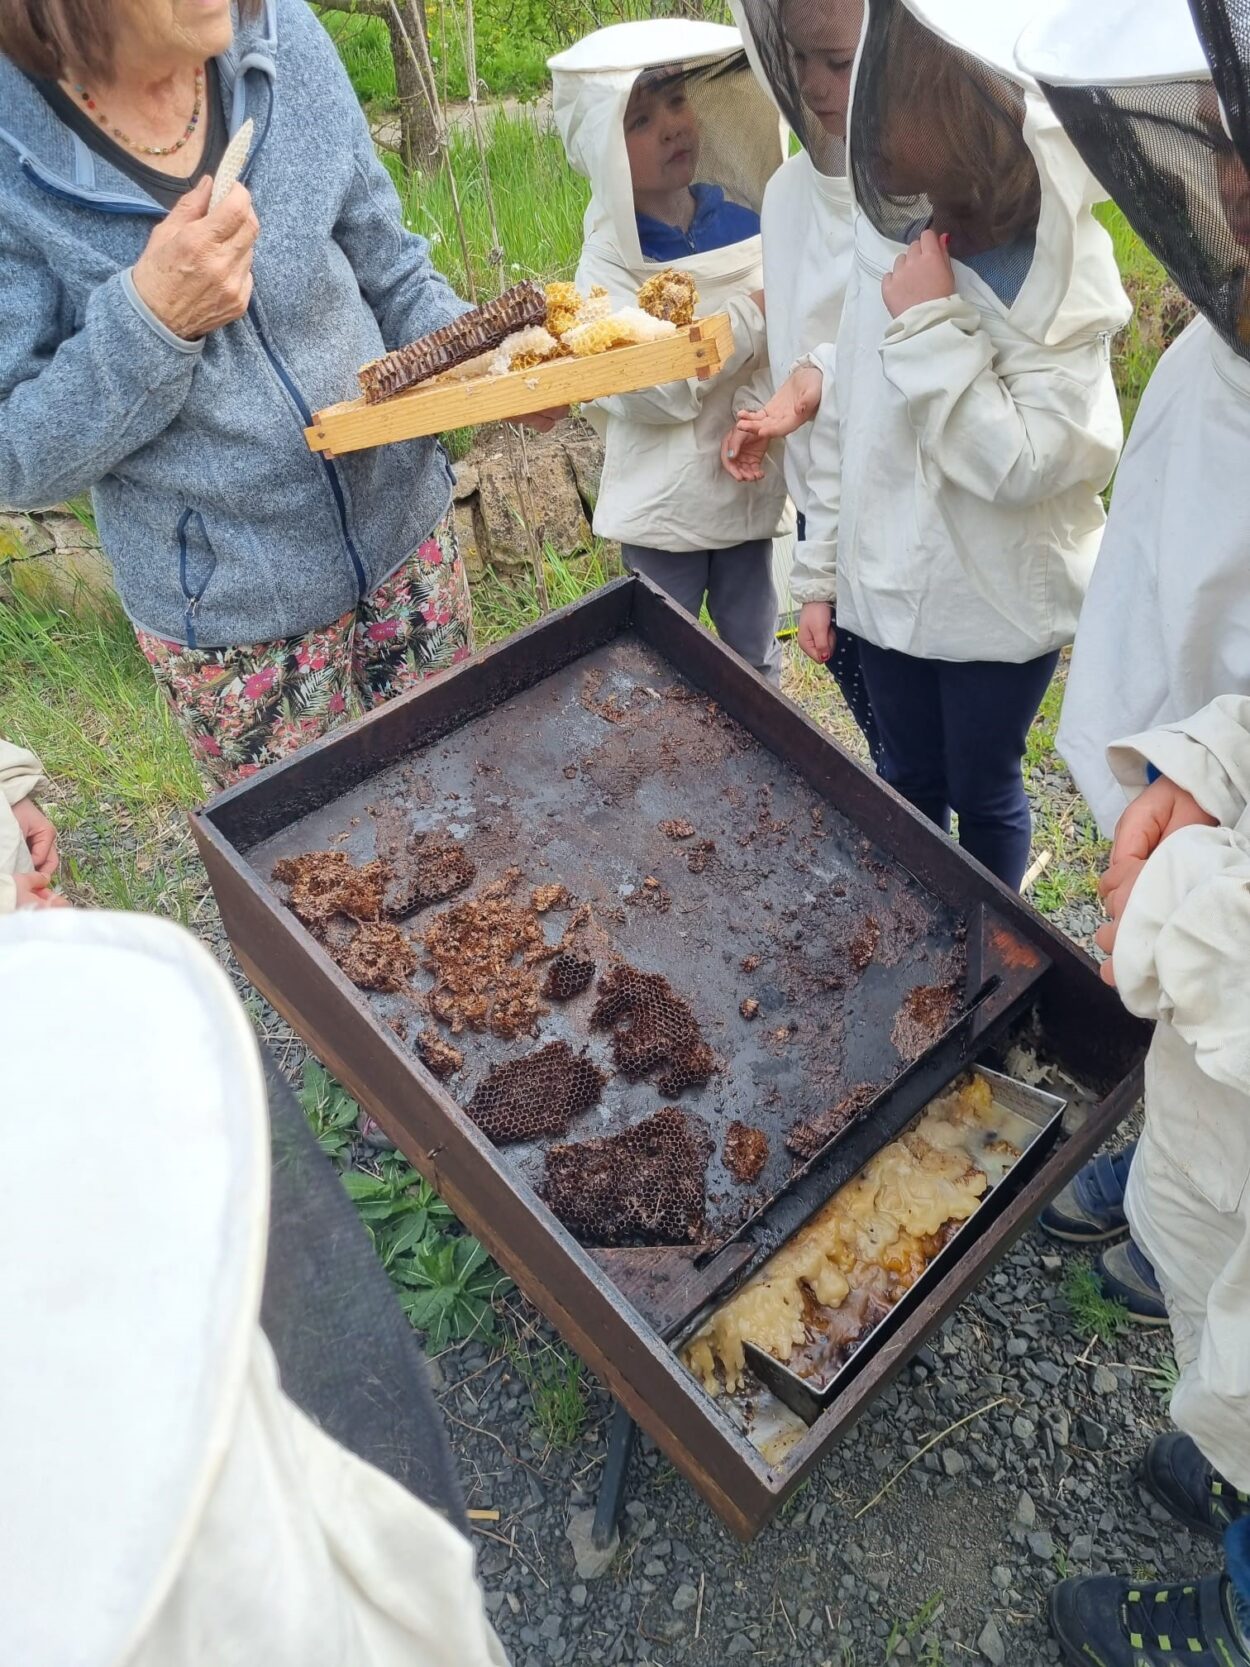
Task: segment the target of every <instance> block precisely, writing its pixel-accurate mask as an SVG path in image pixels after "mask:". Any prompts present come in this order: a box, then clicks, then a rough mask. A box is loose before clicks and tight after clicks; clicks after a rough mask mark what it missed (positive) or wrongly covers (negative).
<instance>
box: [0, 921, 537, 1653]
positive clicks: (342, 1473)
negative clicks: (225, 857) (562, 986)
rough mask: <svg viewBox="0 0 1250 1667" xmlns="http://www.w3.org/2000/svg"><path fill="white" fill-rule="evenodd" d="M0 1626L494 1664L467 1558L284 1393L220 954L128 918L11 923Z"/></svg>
mask: <svg viewBox="0 0 1250 1667" xmlns="http://www.w3.org/2000/svg"><path fill="white" fill-rule="evenodd" d="M0 1060H3V1067H2V1069H3V1085H4V1105H5V1109H6V1111H7V1112H8V1113H9V1116H10V1118H11V1119H14V1120H18V1119H20V1121H21V1123H22V1125H23V1126H25V1127H33V1126H38V1127H40V1128H42V1129H43V1130H45V1132H47V1133H48V1134H49V1135H50V1136H52V1137H54V1138H55V1139H56V1141H57V1143H58V1145H59V1147H60V1149H61V1151H62V1152H63V1154H64V1161H63V1162H62V1163H60V1164H59V1165H58V1166H57V1174H56V1178H55V1207H54V1208H50V1205H49V1192H48V1185H47V1184H45V1183H46V1177H41V1176H40V1175H38V1174H36V1173H35V1172H34V1171H33V1170H32V1169H31V1168H30V1167H29V1166H28V1165H25V1164H23V1163H21V1162H19V1161H13V1162H10V1163H6V1164H5V1165H4V1166H3V1170H2V1171H0V1332H2V1333H3V1336H4V1339H5V1350H6V1358H7V1360H8V1362H9V1369H6V1370H5V1371H4V1372H2V1373H0V1428H3V1430H4V1432H5V1458H4V1474H5V1482H4V1508H3V1514H2V1522H3V1527H2V1528H0V1544H2V1545H3V1551H4V1563H5V1577H4V1581H3V1586H2V1588H0V1638H3V1640H4V1656H5V1660H6V1661H11V1662H13V1663H14V1664H15V1667H16V1664H17V1663H19V1662H20V1663H22V1664H23V1667H25V1664H29V1667H36V1664H38V1667H54V1664H55V1667H447V1664H448V1663H450V1662H455V1663H456V1664H457V1667H502V1664H503V1663H504V1660H505V1658H504V1655H503V1652H502V1650H501V1649H500V1647H499V1644H498V1642H497V1640H496V1639H495V1636H494V1634H493V1632H492V1631H491V1629H490V1626H489V1624H488V1623H487V1621H486V1617H485V1613H484V1610H483V1606H482V1600H481V1596H480V1593H479V1591H478V1588H477V1586H476V1584H475V1581H474V1576H473V1557H472V1550H471V1548H470V1546H469V1545H468V1543H467V1542H466V1541H465V1540H464V1539H463V1538H462V1537H461V1536H460V1535H459V1534H458V1533H457V1532H456V1530H455V1529H454V1528H452V1527H451V1526H450V1525H449V1524H448V1523H447V1522H445V1521H444V1519H443V1518H442V1517H441V1516H439V1515H437V1514H436V1513H435V1512H434V1511H432V1510H431V1509H429V1508H428V1507H427V1506H425V1505H424V1504H422V1503H421V1502H420V1501H419V1500H418V1499H416V1498H415V1497H414V1496H413V1495H412V1494H410V1493H409V1492H408V1491H407V1490H406V1489H405V1488H403V1487H402V1486H400V1484H399V1483H397V1482H395V1481H393V1480H391V1478H389V1477H388V1476H384V1475H383V1474H382V1473H381V1472H380V1471H378V1470H376V1469H374V1468H373V1467H372V1466H370V1465H368V1464H365V1463H363V1462H362V1461H361V1460H360V1459H358V1458H356V1457H355V1456H354V1455H353V1454H351V1453H348V1452H347V1451H346V1450H345V1449H344V1448H342V1447H340V1446H338V1445H337V1444H336V1443H335V1442H333V1441H332V1440H330V1438H329V1437H328V1436H326V1435H324V1434H323V1433H322V1432H321V1431H320V1430H319V1429H318V1428H317V1427H316V1426H315V1425H314V1424H313V1423H312V1422H311V1421H310V1420H309V1419H308V1418H306V1417H305V1416H304V1414H303V1413H301V1412H300V1411H299V1410H298V1409H297V1408H296V1407H295V1406H294V1404H293V1403H292V1402H291V1401H290V1400H289V1399H288V1398H287V1397H286V1396H285V1395H284V1394H283V1392H282V1389H281V1387H280V1385H279V1383H278V1378H277V1371H276V1368H275V1364H274V1357H273V1353H272V1351H271V1349H270V1347H269V1345H268V1343H267V1342H266V1340H265V1338H264V1336H263V1335H262V1333H261V1331H260V1328H259V1325H258V1318H257V1317H258V1314H259V1310H260V1300H261V1280H262V1274H263V1271H264V1263H265V1251H266V1232H267V1211H268V1186H269V1164H270V1156H269V1138H268V1125H267V1118H266V1100H265V1088H264V1079H263V1076H262V1072H261V1064H260V1059H259V1055H258V1053H257V1048H256V1042H255V1039H254V1037H253V1035H252V1032H251V1028H250V1026H249V1024H248V1021H247V1018H246V1016H245V1014H244V1012H243V1009H242V1007H241V1006H240V1004H239V1002H238V1000H237V998H236V997H235V995H234V993H233V991H232V990H231V988H230V984H229V981H228V980H227V978H226V976H225V974H224V973H223V972H222V971H221V969H220V968H219V967H218V966H217V964H216V962H215V961H214V960H213V959H212V957H211V956H210V955H209V954H208V952H207V951H206V950H205V949H203V948H202V947H201V946H200V945H199V944H198V943H197V942H196V941H195V940H194V939H193V938H191V937H190V936H189V935H188V934H187V933H185V932H183V931H181V930H180V929H179V928H177V927H174V926H171V925H168V924H166V923H164V922H162V921H157V920H152V919H147V918H144V917H141V916H138V915H111V914H84V913H81V912H79V911H77V910H47V911H44V910H41V911H31V912H23V913H21V914H17V915H14V916H12V917H9V918H7V919H5V920H4V921H2V922H0Z"/></svg>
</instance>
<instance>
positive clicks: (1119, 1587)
mask: <svg viewBox="0 0 1250 1667" xmlns="http://www.w3.org/2000/svg"><path fill="white" fill-rule="evenodd" d="M1050 1626H1051V1631H1052V1632H1053V1633H1054V1635H1055V1637H1056V1638H1057V1639H1058V1640H1059V1645H1060V1648H1061V1649H1062V1650H1063V1653H1064V1658H1065V1660H1067V1661H1069V1662H1073V1663H1076V1664H1079V1667H1181V1663H1184V1667H1244V1664H1245V1663H1247V1662H1250V1654H1247V1652H1246V1648H1245V1646H1244V1644H1243V1643H1242V1639H1241V1633H1240V1630H1239V1629H1238V1627H1237V1623H1236V1621H1235V1620H1234V1618H1233V1596H1232V1589H1231V1587H1230V1586H1229V1584H1228V1580H1227V1577H1226V1576H1225V1575H1222V1574H1213V1575H1210V1576H1208V1578H1207V1579H1205V1580H1194V1581H1189V1582H1186V1583H1185V1584H1183V1585H1181V1584H1178V1585H1175V1586H1172V1585H1151V1586H1147V1585H1137V1584H1135V1583H1134V1582H1133V1581H1131V1580H1117V1579H1116V1578H1115V1576H1114V1575H1093V1576H1090V1577H1089V1578H1088V1579H1083V1580H1061V1581H1060V1582H1059V1584H1058V1585H1057V1586H1056V1587H1055V1588H1054V1590H1053V1591H1052V1592H1051V1594H1050Z"/></svg>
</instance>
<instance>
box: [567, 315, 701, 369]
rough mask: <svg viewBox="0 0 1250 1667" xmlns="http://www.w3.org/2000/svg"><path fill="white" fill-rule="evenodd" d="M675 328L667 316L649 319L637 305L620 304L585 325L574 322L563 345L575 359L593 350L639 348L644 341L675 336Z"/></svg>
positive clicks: (604, 351)
mask: <svg viewBox="0 0 1250 1667" xmlns="http://www.w3.org/2000/svg"><path fill="white" fill-rule="evenodd" d="M676 331H677V327H676V325H674V324H670V323H669V322H668V320H667V319H663V318H652V317H651V314H650V313H644V312H643V311H642V309H641V308H640V307H622V308H621V310H620V312H615V313H609V314H608V316H607V317H606V318H600V319H595V320H594V321H592V322H591V323H588V324H576V325H574V326H573V328H572V329H571V330H568V331H566V332H565V336H564V342H565V345H566V346H567V347H569V348H571V349H572V351H573V352H574V353H575V354H576V355H577V357H578V358H579V359H587V358H589V357H590V356H591V354H593V353H607V352H609V351H610V350H611V349H612V348H614V347H640V346H642V345H643V344H644V343H647V342H657V341H663V340H664V338H665V337H666V336H672V335H675V334H676Z"/></svg>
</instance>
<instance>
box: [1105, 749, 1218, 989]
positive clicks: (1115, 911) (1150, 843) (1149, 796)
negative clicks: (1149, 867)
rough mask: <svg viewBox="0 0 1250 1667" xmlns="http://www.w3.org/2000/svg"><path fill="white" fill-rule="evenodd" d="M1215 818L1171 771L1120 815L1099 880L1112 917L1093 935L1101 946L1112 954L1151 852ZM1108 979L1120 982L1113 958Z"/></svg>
mask: <svg viewBox="0 0 1250 1667" xmlns="http://www.w3.org/2000/svg"><path fill="white" fill-rule="evenodd" d="M1215 825H1216V821H1215V817H1214V816H1208V815H1207V813H1206V811H1205V810H1203V808H1202V806H1201V805H1200V804H1199V803H1198V801H1197V799H1195V798H1194V796H1193V794H1192V793H1187V792H1186V791H1185V789H1184V788H1183V787H1178V786H1177V785H1176V783H1175V782H1174V781H1170V780H1169V779H1168V777H1167V776H1160V777H1159V779H1158V781H1154V782H1151V784H1150V786H1149V787H1148V788H1147V789H1146V791H1145V792H1144V793H1139V794H1138V796H1137V797H1136V798H1135V799H1134V800H1133V802H1132V804H1131V805H1130V806H1129V807H1128V809H1127V810H1126V811H1125V812H1124V815H1123V816H1121V818H1120V820H1119V823H1118V825H1117V827H1116V830H1115V843H1114V844H1113V845H1112V847H1111V861H1110V862H1109V863H1108V864H1107V872H1106V873H1105V874H1104V875H1103V877H1102V878H1101V880H1099V882H1098V892H1099V895H1100V896H1101V898H1102V900H1103V906H1104V907H1105V908H1106V911H1107V914H1108V915H1109V916H1110V919H1109V920H1108V921H1107V924H1106V925H1105V926H1100V927H1099V928H1098V930H1097V932H1095V934H1094V942H1095V943H1096V944H1097V945H1098V947H1099V949H1102V950H1105V951H1106V953H1107V955H1108V956H1110V955H1111V954H1112V953H1113V952H1114V950H1115V940H1116V937H1117V935H1118V934H1119V930H1120V921H1121V919H1122V918H1123V916H1124V911H1125V909H1126V908H1127V907H1128V900H1129V898H1130V897H1131V896H1132V895H1133V887H1134V886H1135V885H1136V884H1137V880H1138V877H1139V875H1140V874H1141V871H1142V869H1143V868H1145V866H1146V863H1147V861H1148V860H1149V858H1150V856H1151V854H1152V853H1153V852H1154V851H1156V850H1157V849H1158V848H1159V846H1160V845H1162V843H1163V841H1164V840H1165V839H1167V837H1168V836H1169V835H1170V834H1174V833H1175V832H1176V831H1177V829H1178V828H1190V827H1201V828H1213V827H1215ZM1101 973H1102V981H1103V983H1104V984H1111V985H1114V984H1115V971H1114V968H1113V966H1112V963H1111V961H1110V960H1107V961H1104V962H1103V965H1102V969H1101Z"/></svg>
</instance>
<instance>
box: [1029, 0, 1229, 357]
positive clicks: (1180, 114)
mask: <svg viewBox="0 0 1250 1667" xmlns="http://www.w3.org/2000/svg"><path fill="white" fill-rule="evenodd" d="M1191 13H1192V15H1191ZM1017 55H1018V57H1019V60H1020V62H1021V64H1022V65H1023V66H1024V68H1025V69H1026V70H1027V71H1028V72H1029V73H1030V74H1032V75H1034V76H1035V77H1036V79H1037V80H1038V82H1039V83H1040V85H1041V86H1042V88H1043V90H1044V92H1045V93H1046V96H1047V97H1048V99H1049V100H1050V102H1051V104H1052V105H1053V107H1054V109H1055V111H1056V112H1057V113H1058V115H1059V117H1060V119H1061V120H1062V122H1063V125H1064V127H1065V128H1066V129H1067V131H1068V134H1069V136H1070V137H1071V139H1072V141H1073V143H1074V144H1075V145H1076V148H1077V149H1078V150H1079V151H1080V153H1081V155H1082V156H1083V157H1084V158H1085V161H1086V162H1087V164H1088V165H1089V167H1090V168H1091V169H1092V170H1093V172H1094V173H1095V174H1096V175H1097V176H1098V178H1099V179H1100V180H1101V181H1102V183H1103V185H1104V186H1105V187H1106V189H1107V191H1108V193H1109V194H1110V196H1111V197H1112V198H1113V199H1114V201H1115V202H1116V203H1117V204H1118V206H1119V207H1120V209H1121V210H1122V211H1123V213H1124V215H1125V217H1126V219H1127V220H1128V221H1129V223H1130V225H1131V226H1132V227H1133V229H1134V231H1136V232H1137V234H1138V235H1139V236H1140V237H1141V238H1142V240H1143V241H1144V242H1145V243H1146V244H1147V246H1148V247H1149V248H1150V249H1151V250H1152V251H1153V252H1154V253H1155V254H1156V255H1157V256H1158V257H1159V259H1160V260H1161V261H1162V262H1163V264H1164V266H1165V267H1166V268H1167V270H1168V272H1169V273H1170V274H1171V276H1172V278H1173V279H1174V280H1175V282H1176V283H1177V284H1178V285H1179V287H1180V288H1181V289H1182V290H1183V291H1184V293H1185V295H1186V296H1188V298H1189V299H1190V300H1191V301H1192V302H1193V303H1194V305H1195V306H1196V307H1198V308H1199V309H1200V310H1201V311H1202V312H1203V313H1204V314H1205V315H1206V317H1207V319H1208V320H1209V322H1210V323H1211V324H1212V325H1213V326H1214V328H1215V329H1216V330H1217V331H1218V333H1219V334H1220V335H1221V336H1222V337H1223V339H1224V340H1225V341H1226V342H1227V343H1228V344H1229V346H1230V347H1232V348H1233V349H1234V351H1235V352H1237V353H1239V354H1241V355H1242V356H1243V357H1250V283H1248V281H1247V280H1248V276H1250V176H1248V175H1247V165H1248V164H1250V95H1248V92H1247V83H1246V76H1247V66H1248V65H1250V6H1247V5H1246V4H1245V3H1244V0H1193V4H1192V7H1190V6H1187V5H1186V4H1185V0H1100V3H1099V4H1098V5H1087V4H1080V5H1070V6H1067V7H1065V8H1064V9H1063V10H1062V11H1060V12H1057V13H1055V14H1054V15H1053V16H1050V17H1047V18H1043V19H1039V20H1038V22H1037V23H1036V24H1034V25H1033V26H1032V27H1031V28H1030V29H1029V30H1027V31H1026V32H1025V33H1024V35H1023V36H1022V38H1021V40H1020V42H1019V46H1018V51H1017Z"/></svg>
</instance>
